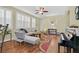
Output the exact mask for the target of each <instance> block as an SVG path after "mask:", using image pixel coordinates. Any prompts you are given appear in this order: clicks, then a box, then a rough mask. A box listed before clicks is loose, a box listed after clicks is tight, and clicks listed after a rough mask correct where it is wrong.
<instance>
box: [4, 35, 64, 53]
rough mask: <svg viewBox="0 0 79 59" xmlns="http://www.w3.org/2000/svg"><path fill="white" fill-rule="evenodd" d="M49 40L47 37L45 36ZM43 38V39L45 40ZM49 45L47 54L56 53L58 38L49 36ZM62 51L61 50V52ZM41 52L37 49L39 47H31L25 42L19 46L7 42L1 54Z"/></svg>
mask: <svg viewBox="0 0 79 59" xmlns="http://www.w3.org/2000/svg"><path fill="white" fill-rule="evenodd" d="M47 38H49V36H47ZM47 38H45V39H47ZM50 39H51V43H50V45H49V48H48V51H47V52H48V53H57V52H58V41H59V37H58V36H53V35H51V36H50ZM61 51H63V49H62V50H61ZM39 52H41V51H40V49H39V45H31V44H28V43H26V42H23V43H21V45H19V43H18V42H16V41H14V40H13V41H7V42H5V43H4V46H3V53H39Z"/></svg>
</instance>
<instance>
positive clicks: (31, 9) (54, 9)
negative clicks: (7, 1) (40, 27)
mask: <svg viewBox="0 0 79 59" xmlns="http://www.w3.org/2000/svg"><path fill="white" fill-rule="evenodd" d="M39 7H40V6H16V7H15V8H17V9H20V10H23V11H25V12H27V13H29V14H32V15H34V16H37V17H45V16H53V15H63V14H65V12H66V11H67V10H68V7H67V6H42V7H44V8H45V9H46V10H48V13H44V15H39V14H35V10H36V9H39Z"/></svg>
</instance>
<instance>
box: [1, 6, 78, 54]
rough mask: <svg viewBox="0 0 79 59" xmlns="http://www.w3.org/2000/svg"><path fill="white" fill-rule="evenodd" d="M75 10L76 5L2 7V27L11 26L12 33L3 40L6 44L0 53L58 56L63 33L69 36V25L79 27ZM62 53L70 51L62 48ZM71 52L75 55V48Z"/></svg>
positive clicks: (9, 32)
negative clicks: (49, 54) (56, 54)
mask: <svg viewBox="0 0 79 59" xmlns="http://www.w3.org/2000/svg"><path fill="white" fill-rule="evenodd" d="M78 8H79V7H78ZM75 9H76V6H42V7H41V6H2V7H0V15H1V16H0V24H1V26H3V27H5V26H4V25H6V24H9V25H8V29H7V30H8V34H10V35H5V38H4V41H3V40H2V43H4V44H2V45H1V46H2V48H1V52H4V53H5V52H6V53H17V52H20V53H23V52H24V53H29V52H30V53H33V52H34V53H43V52H46V53H57V52H58V42H59V41H60V37H59V36H60V33H62V32H63V33H66V30H67V29H69V27H70V26H72V27H78V26H79V21H78V20H77V19H76V17H75V15H76V14H75ZM43 11H44V12H43ZM52 29H55V31H56V32H55V35H53V34H52ZM22 32H27V33H26V34H24V33H22ZM18 33H20V34H21V35H20V34H18ZM18 35H19V36H18ZM23 35H25V36H27V37H26V39H27V38H28V40H26V39H25V40H24V41H23V40H22V39H24V36H23ZM18 37H19V38H20V39H18ZM49 39H52V40H49ZM22 41H23V42H22ZM42 41H44V43H42ZM46 41H47V42H46ZM47 43H48V44H47ZM49 43H50V44H49ZM42 44H45V46H44V47H43V48H44V49H45V50H44V49H43V48H42V46H41V45H42ZM60 50H61V52H63V53H64V52H67V51H64V50H66V49H64V48H63V47H61V49H60ZM71 50H72V52H73V49H71Z"/></svg>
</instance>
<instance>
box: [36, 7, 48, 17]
mask: <svg viewBox="0 0 79 59" xmlns="http://www.w3.org/2000/svg"><path fill="white" fill-rule="evenodd" d="M35 11H36V13H35V14H42V15H43V14H44V13H47V12H48V11H47V10H45V8H44V7H40V8H39V10H35Z"/></svg>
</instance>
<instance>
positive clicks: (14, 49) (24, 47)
mask: <svg viewBox="0 0 79 59" xmlns="http://www.w3.org/2000/svg"><path fill="white" fill-rule="evenodd" d="M38 47H39V46H38V45H31V44H28V43H25V42H23V43H21V45H19V43H18V42H16V41H7V42H5V43H4V47H3V53H32V52H34V51H35V50H36V49H38Z"/></svg>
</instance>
